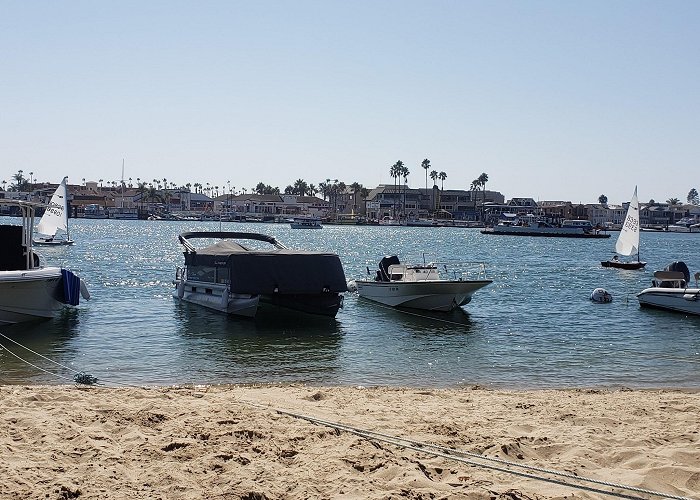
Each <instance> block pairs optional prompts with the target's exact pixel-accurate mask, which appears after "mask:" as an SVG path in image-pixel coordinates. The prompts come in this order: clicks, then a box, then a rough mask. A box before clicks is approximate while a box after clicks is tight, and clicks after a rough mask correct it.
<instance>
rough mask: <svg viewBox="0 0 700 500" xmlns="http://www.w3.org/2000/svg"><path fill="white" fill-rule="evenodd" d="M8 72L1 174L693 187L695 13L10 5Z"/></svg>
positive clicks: (464, 3) (489, 7)
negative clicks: (427, 167)
mask: <svg viewBox="0 0 700 500" xmlns="http://www.w3.org/2000/svg"><path fill="white" fill-rule="evenodd" d="M0 67H1V68H2V70H1V71H0V92H1V95H2V100H1V102H0V161H1V169H0V176H2V178H3V179H5V180H7V181H8V182H9V181H10V180H11V177H12V175H13V174H14V173H16V172H17V170H19V169H22V170H24V172H25V174H26V173H28V172H30V171H33V172H34V176H35V177H36V178H37V179H38V180H40V181H44V180H46V181H53V182H58V181H59V180H60V179H61V177H63V176H64V175H68V176H69V181H70V182H72V183H80V182H81V179H82V178H87V179H88V180H97V179H99V178H103V179H105V180H118V179H119V178H120V176H121V164H122V158H123V159H124V160H125V163H126V174H125V177H126V178H128V177H132V178H133V179H134V180H135V179H136V177H141V178H142V179H147V180H152V179H153V178H160V179H162V178H164V177H165V178H167V179H168V180H169V181H174V182H177V183H178V184H185V183H187V182H203V183H205V184H206V183H207V182H209V183H211V184H212V185H217V184H218V185H220V186H224V185H225V184H226V182H227V181H229V180H230V181H231V185H232V186H236V187H237V188H240V187H246V188H248V189H249V188H250V187H252V186H254V185H255V184H257V183H258V182H259V181H263V182H265V183H266V184H271V185H273V186H279V187H280V188H281V189H284V187H285V186H286V185H288V184H292V183H293V182H294V180H295V179H297V178H303V179H305V180H306V181H307V182H309V183H314V184H316V185H318V183H319V182H321V181H323V180H324V179H326V178H337V179H340V180H343V181H344V182H346V183H347V184H350V183H352V182H354V181H357V182H360V183H362V184H364V185H365V186H367V187H374V186H376V185H377V184H378V183H379V182H380V181H381V182H384V183H391V182H392V180H391V178H390V177H389V173H388V172H389V167H390V166H391V165H392V164H393V163H394V162H396V161H397V160H402V161H403V162H404V163H405V164H406V165H407V166H408V167H409V169H410V170H411V174H410V176H409V185H411V186H413V187H422V186H424V185H425V175H424V170H423V169H422V168H421V167H420V162H421V161H422V160H423V159H424V158H429V159H430V161H431V163H432V165H433V168H434V169H435V170H438V171H441V170H442V171H445V172H446V173H447V180H446V181H445V188H456V189H466V188H468V186H469V184H470V183H471V181H472V180H474V179H475V178H476V177H478V175H479V174H480V173H481V172H486V173H487V174H488V175H489V183H488V185H487V188H488V189H495V190H499V191H501V192H502V193H503V194H504V195H505V196H506V197H507V198H511V197H514V196H531V197H533V198H535V199H540V200H553V199H556V200H571V201H573V202H584V203H585V202H594V201H596V200H597V198H598V196H599V195H600V194H606V195H607V196H608V198H609V200H610V202H611V203H620V202H623V201H626V200H628V199H629V197H630V196H631V194H632V191H633V189H634V186H635V184H636V185H638V186H639V197H640V200H642V201H647V200H649V199H651V198H654V199H656V200H657V201H662V200H666V199H667V198H670V197H676V198H679V199H681V200H682V201H685V198H686V196H687V194H688V191H689V190H690V188H692V187H695V188H697V189H700V168H699V167H698V163H699V159H700V155H699V154H698V153H699V149H700V2H698V1H694V0H693V1H673V0H670V1H668V0H664V1H661V0H659V1H655V2H648V1H639V0H634V1H624V0H616V1H609V0H606V1H573V0H561V1H560V0H556V1H554V0H552V1H492V0H489V1H470V0H459V1H440V0H431V1H427V0H426V1H422V2H416V1H406V0H400V1H399V0H397V1H380V0H372V1H362V0H353V1H340V0H338V1H333V0H318V1H305V0H288V1H254V0H249V1H245V2H238V1H233V0H231V1H202V2H196V1H187V2H184V1H172V0H168V1H112V2H106V1H94V0H90V1H68V2H56V1H31V2H27V1H6V0H0ZM0 180H1V179H0Z"/></svg>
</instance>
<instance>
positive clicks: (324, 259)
mask: <svg viewBox="0 0 700 500" xmlns="http://www.w3.org/2000/svg"><path fill="white" fill-rule="evenodd" d="M185 264H187V265H188V266H210V267H219V268H221V267H227V268H228V269H229V277H230V283H231V287H230V290H231V292H232V293H252V294H272V293H280V294H310V293H322V292H335V293H339V292H346V291H347V283H346V280H345V272H344V271H343V265H342V264H341V262H340V258H339V257H338V256H337V255H336V254H334V253H322V252H305V251H301V250H290V249H274V250H249V249H247V248H246V247H244V246H243V245H240V244H238V243H236V242H234V241H231V240H222V241H219V242H217V243H215V244H213V245H211V246H208V247H206V248H202V249H197V251H196V253H192V252H185Z"/></svg>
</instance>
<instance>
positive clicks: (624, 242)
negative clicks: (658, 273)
mask: <svg viewBox="0 0 700 500" xmlns="http://www.w3.org/2000/svg"><path fill="white" fill-rule="evenodd" d="M615 253H617V254H620V255H625V256H629V255H634V254H635V253H636V254H637V260H636V261H622V260H620V259H619V258H618V257H617V255H615V256H614V257H613V258H612V260H606V261H603V262H601V264H602V265H603V267H617V268H619V269H641V268H643V267H644V266H646V265H647V263H646V262H641V261H640V260H639V200H638V199H637V186H635V187H634V195H632V199H631V200H630V206H629V207H628V208H627V215H626V216H625V222H624V224H622V229H621V230H620V236H618V238H617V242H616V243H615Z"/></svg>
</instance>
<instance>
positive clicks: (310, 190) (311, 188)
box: [307, 184, 318, 196]
mask: <svg viewBox="0 0 700 500" xmlns="http://www.w3.org/2000/svg"><path fill="white" fill-rule="evenodd" d="M307 193H309V196H316V193H318V188H317V187H316V186H314V185H313V184H309V187H308V188H307Z"/></svg>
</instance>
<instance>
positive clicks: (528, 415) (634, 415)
mask: <svg viewBox="0 0 700 500" xmlns="http://www.w3.org/2000/svg"><path fill="white" fill-rule="evenodd" d="M699 415H700V390H697V389H634V390H631V389H626V388H620V389H605V388H602V389H597V388H596V389H556V390H555V389H536V390H503V389H491V388H484V387H481V386H472V387H464V388H450V389H435V388H414V387H411V388H407V387H387V386H381V387H359V386H358V387H347V386H310V385H302V384H251V385H222V386H171V387H147V388H134V387H128V388H104V387H76V386H65V385H60V386H51V385H49V386H28V385H0V421H1V422H2V424H3V425H2V431H0V449H2V453H0V496H1V497H2V498H61V499H63V498H101V499H117V498H248V499H253V498H261V499H262V498H268V499H272V498H373V499H374V498H376V499H384V498H484V499H491V498H511V499H513V498H538V499H555V498H556V499H558V498H565V497H571V495H573V496H574V497H575V498H601V496H605V495H604V493H602V492H605V491H610V492H620V491H622V490H619V489H617V488H614V487H610V486H609V485H605V484H603V483H615V484H618V485H624V486H631V487H634V488H641V489H645V490H651V491H654V492H660V493H663V494H666V495H675V496H680V497H688V498H693V497H695V498H697V497H698V493H699V492H700V425H698V422H699V421H700V417H699ZM368 434H370V435H369V436H368ZM368 437H370V438H371V439H368ZM398 439H400V440H401V441H397V440H398ZM428 444H430V445H434V446H437V448H430V447H428V446H427V445H428ZM455 450H459V451H461V452H465V453H463V454H459V453H456V452H455ZM477 462H478V464H477ZM523 466H527V467H529V468H524V467H523ZM498 469H502V470H498ZM508 470H515V471H518V472H520V473H525V475H522V474H521V475H516V474H513V473H512V472H509V471H508ZM542 470H549V471H555V472H559V473H561V474H563V475H555V476H551V475H549V474H544V473H543V472H542ZM542 476H546V477H548V478H549V479H550V480H544V479H543V477H542ZM577 478H578V479H577ZM581 478H589V479H593V480H597V481H600V482H601V483H596V482H586V481H583V482H582V481H581ZM551 479H554V480H555V481H556V482H552V481H551ZM581 485H584V486H586V487H587V488H588V489H582V488H581V487H580V486H581ZM596 490H599V491H596ZM627 493H628V494H629V492H627ZM636 495H640V498H646V497H645V496H644V495H641V494H639V493H636Z"/></svg>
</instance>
